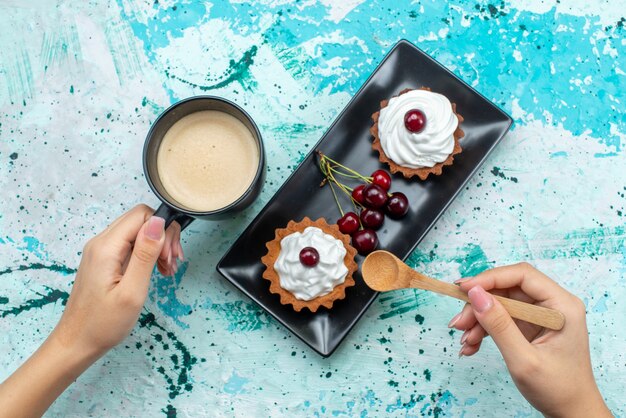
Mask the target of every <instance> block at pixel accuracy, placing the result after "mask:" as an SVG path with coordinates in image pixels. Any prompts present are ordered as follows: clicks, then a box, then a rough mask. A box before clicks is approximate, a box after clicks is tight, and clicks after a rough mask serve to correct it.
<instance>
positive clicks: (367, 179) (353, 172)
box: [317, 151, 372, 183]
mask: <svg viewBox="0 0 626 418" xmlns="http://www.w3.org/2000/svg"><path fill="white" fill-rule="evenodd" d="M317 154H318V155H319V156H320V159H321V160H322V161H323V160H328V161H330V162H331V163H333V164H335V166H337V167H340V168H342V169H343V170H345V171H347V172H348V173H349V174H345V173H342V172H341V171H339V170H336V169H333V168H332V167H330V169H331V170H332V171H335V172H337V174H339V175H341V176H344V177H351V178H358V179H361V180H364V181H365V182H367V183H371V181H372V180H371V179H372V178H371V177H365V176H363V175H362V174H361V173H359V172H358V171H356V170H353V169H351V168H350V167H346V166H345V165H343V164H340V163H338V162H337V161H335V160H333V159H332V158H330V157H329V156H327V155H326V154H324V153H322V152H321V151H318V152H317ZM320 162H321V161H320ZM329 166H330V165H329Z"/></svg>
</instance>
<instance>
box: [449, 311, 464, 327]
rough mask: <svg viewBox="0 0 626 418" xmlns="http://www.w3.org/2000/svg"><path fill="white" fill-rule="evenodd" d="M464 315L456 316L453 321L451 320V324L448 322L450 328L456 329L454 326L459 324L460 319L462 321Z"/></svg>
mask: <svg viewBox="0 0 626 418" xmlns="http://www.w3.org/2000/svg"><path fill="white" fill-rule="evenodd" d="M462 314H463V312H461V313H458V314H456V315H454V317H452V319H451V320H450V322H448V328H452V327H454V325H455V324H456V323H457V322H459V319H461V315H462Z"/></svg>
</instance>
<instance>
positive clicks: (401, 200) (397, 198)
mask: <svg viewBox="0 0 626 418" xmlns="http://www.w3.org/2000/svg"><path fill="white" fill-rule="evenodd" d="M408 211H409V199H407V197H406V196H405V194H404V193H400V192H394V193H392V194H391V196H390V197H389V199H388V200H387V206H385V212H387V215H389V217H390V218H393V219H400V218H402V217H404V215H406V213H407V212H408Z"/></svg>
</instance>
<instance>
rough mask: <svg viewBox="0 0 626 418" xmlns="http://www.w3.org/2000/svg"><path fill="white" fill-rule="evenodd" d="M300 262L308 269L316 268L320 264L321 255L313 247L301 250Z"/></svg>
mask: <svg viewBox="0 0 626 418" xmlns="http://www.w3.org/2000/svg"><path fill="white" fill-rule="evenodd" d="M300 262H301V263H302V264H303V265H305V266H307V267H315V266H316V265H317V263H319V262H320V253H318V252H317V250H316V249H315V248H313V247H304V248H303V249H302V250H300Z"/></svg>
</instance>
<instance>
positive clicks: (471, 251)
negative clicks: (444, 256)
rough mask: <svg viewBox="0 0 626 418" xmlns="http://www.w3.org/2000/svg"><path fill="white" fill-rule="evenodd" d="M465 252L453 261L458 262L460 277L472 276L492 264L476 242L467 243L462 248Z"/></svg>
mask: <svg viewBox="0 0 626 418" xmlns="http://www.w3.org/2000/svg"><path fill="white" fill-rule="evenodd" d="M462 251H464V252H465V254H460V255H458V256H457V257H456V258H455V260H454V261H456V262H458V263H459V273H461V277H472V276H476V275H477V274H478V273H481V272H483V271H484V270H487V269H488V268H490V267H491V266H492V265H493V261H489V260H488V259H487V256H486V255H485V252H484V251H483V249H482V248H481V247H480V246H479V245H476V244H468V245H466V246H465V247H463V248H462Z"/></svg>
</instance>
